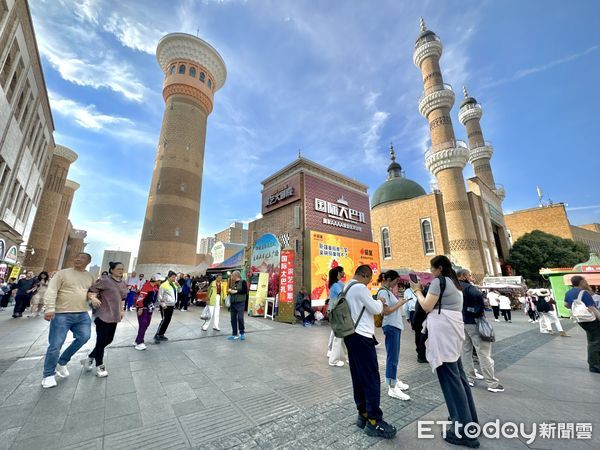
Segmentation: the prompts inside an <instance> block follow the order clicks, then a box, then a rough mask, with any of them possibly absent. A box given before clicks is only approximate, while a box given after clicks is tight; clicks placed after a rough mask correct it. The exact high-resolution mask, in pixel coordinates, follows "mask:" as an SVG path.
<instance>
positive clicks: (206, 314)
mask: <svg viewBox="0 0 600 450" xmlns="http://www.w3.org/2000/svg"><path fill="white" fill-rule="evenodd" d="M210 317H211V316H210V308H209V307H208V306H205V307H204V309H203V310H202V313H201V314H200V320H204V321H209V320H210Z"/></svg>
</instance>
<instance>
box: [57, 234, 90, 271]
mask: <svg viewBox="0 0 600 450" xmlns="http://www.w3.org/2000/svg"><path fill="white" fill-rule="evenodd" d="M86 236H87V231H85V230H75V229H73V230H71V232H70V233H69V238H68V239H67V250H66V253H65V259H64V262H63V269H68V268H70V267H73V261H74V260H75V257H76V256H77V255H78V254H79V253H81V252H84V251H85V246H86V244H85V242H83V240H84V239H85V238H86Z"/></svg>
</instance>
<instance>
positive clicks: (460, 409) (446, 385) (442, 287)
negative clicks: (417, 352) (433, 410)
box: [410, 255, 479, 448]
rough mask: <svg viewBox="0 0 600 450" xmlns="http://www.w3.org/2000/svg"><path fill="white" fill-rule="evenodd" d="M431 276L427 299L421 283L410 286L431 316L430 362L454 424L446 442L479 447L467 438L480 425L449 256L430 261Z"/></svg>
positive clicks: (459, 292)
mask: <svg viewBox="0 0 600 450" xmlns="http://www.w3.org/2000/svg"><path fill="white" fill-rule="evenodd" d="M431 273H432V274H433V275H434V276H435V277H436V278H435V279H434V280H433V281H432V282H431V285H430V287H429V290H428V291H427V296H423V291H422V287H421V284H420V283H413V282H411V283H410V285H411V288H412V289H413V291H414V293H415V295H416V296H417V300H418V302H419V303H420V305H421V306H422V308H423V309H424V310H425V311H426V312H428V313H429V314H428V315H427V319H426V320H425V323H424V325H423V329H424V330H426V331H427V341H426V345H427V361H429V364H430V365H431V369H432V371H434V372H436V373H437V377H438V380H439V382H440V386H441V388H442V393H443V394H444V399H445V401H446V406H447V407H448V413H449V416H450V421H452V426H451V427H450V429H449V430H448V432H447V433H446V437H445V438H444V439H445V440H446V441H448V442H449V443H451V444H454V445H464V446H466V447H472V448H475V447H479V440H478V439H477V438H468V437H466V436H467V435H469V434H470V435H474V434H472V433H474V430H473V429H469V430H468V431H466V430H465V428H466V427H465V426H466V425H467V424H469V423H471V422H473V423H477V422H478V418H477V411H476V410H475V402H474V401H473V395H472V394H471V388H470V387H469V380H468V378H467V376H466V375H465V371H464V370H463V365H462V362H461V359H460V357H461V355H462V348H463V342H464V340H465V327H464V322H463V315H462V306H463V295H462V289H461V287H460V283H459V281H458V277H457V276H456V272H455V271H454V269H453V268H452V263H451V262H450V260H449V259H448V258H447V257H446V256H444V255H439V256H436V257H435V258H433V259H432V260H431ZM465 432H466V433H465ZM459 436H460V437H459Z"/></svg>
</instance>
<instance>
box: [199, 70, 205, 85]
mask: <svg viewBox="0 0 600 450" xmlns="http://www.w3.org/2000/svg"><path fill="white" fill-rule="evenodd" d="M205 78H206V74H205V73H204V72H200V81H202V82H203V83H204V79H205Z"/></svg>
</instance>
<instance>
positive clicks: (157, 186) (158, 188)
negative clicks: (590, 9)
mask: <svg viewBox="0 0 600 450" xmlns="http://www.w3.org/2000/svg"><path fill="white" fill-rule="evenodd" d="M156 190H157V191H160V180H158V183H156Z"/></svg>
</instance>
